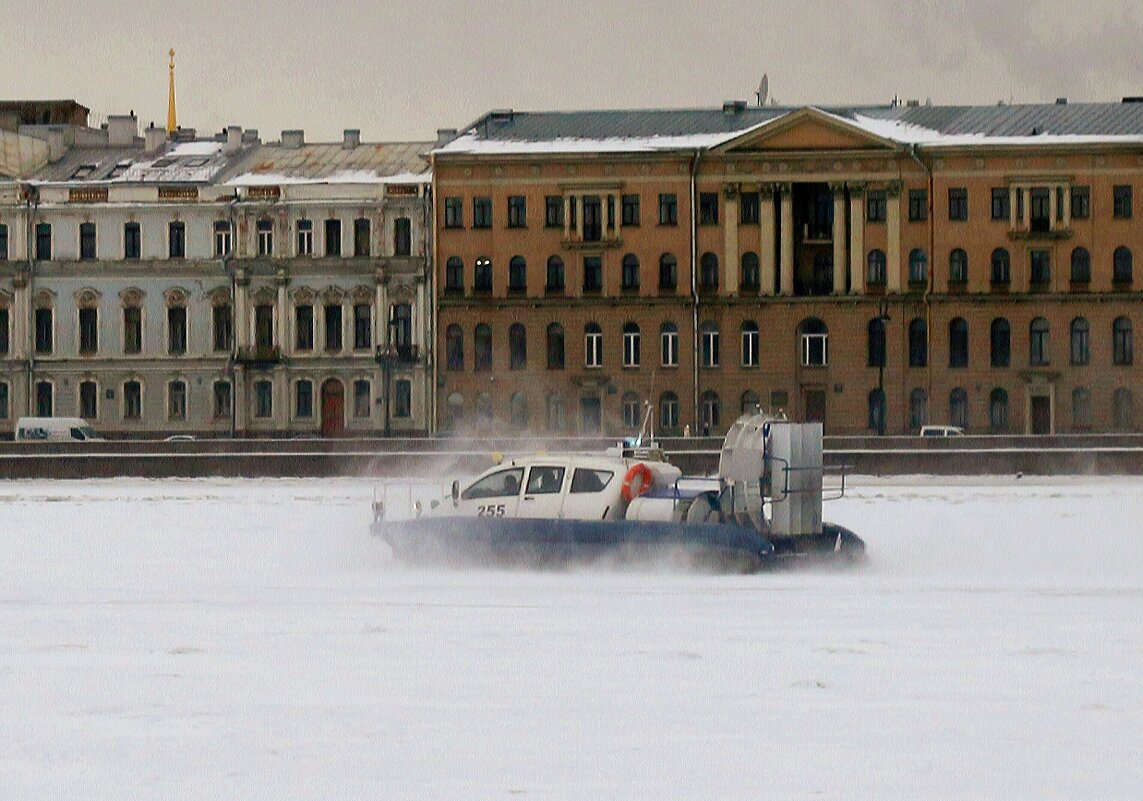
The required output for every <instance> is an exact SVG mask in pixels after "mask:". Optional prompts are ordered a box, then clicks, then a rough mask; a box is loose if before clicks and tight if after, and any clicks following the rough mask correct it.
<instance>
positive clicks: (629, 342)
mask: <svg viewBox="0 0 1143 801" xmlns="http://www.w3.org/2000/svg"><path fill="white" fill-rule="evenodd" d="M623 366H624V367H638V366H639V326H638V325H636V324H635V323H624V324H623Z"/></svg>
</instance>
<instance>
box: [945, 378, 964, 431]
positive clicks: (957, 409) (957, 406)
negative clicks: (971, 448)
mask: <svg viewBox="0 0 1143 801" xmlns="http://www.w3.org/2000/svg"><path fill="white" fill-rule="evenodd" d="M949 425H954V426H957V427H959V428H968V393H967V392H966V391H965V390H964V388H963V387H956V388H955V389H953V391H952V392H950V393H949Z"/></svg>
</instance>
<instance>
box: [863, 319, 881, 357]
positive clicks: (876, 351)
mask: <svg viewBox="0 0 1143 801" xmlns="http://www.w3.org/2000/svg"><path fill="white" fill-rule="evenodd" d="M866 352H867V356H868V363H869V366H870V367H884V366H885V318H884V317H874V318H873V319H872V320H870V321H869V325H868V326H867V327H866Z"/></svg>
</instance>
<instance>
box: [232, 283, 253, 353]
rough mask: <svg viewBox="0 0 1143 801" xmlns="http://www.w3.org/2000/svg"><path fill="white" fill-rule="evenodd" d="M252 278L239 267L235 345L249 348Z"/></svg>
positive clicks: (235, 313)
mask: <svg viewBox="0 0 1143 801" xmlns="http://www.w3.org/2000/svg"><path fill="white" fill-rule="evenodd" d="M249 290H250V279H249V278H247V277H246V271H245V270H242V269H239V270H237V271H236V274H235V276H234V346H235V347H236V348H247V347H249V346H250V330H249V328H250V326H249V325H248V324H247V321H248V318H249V314H247V306H248V305H249V298H248V296H249V294H250V293H249Z"/></svg>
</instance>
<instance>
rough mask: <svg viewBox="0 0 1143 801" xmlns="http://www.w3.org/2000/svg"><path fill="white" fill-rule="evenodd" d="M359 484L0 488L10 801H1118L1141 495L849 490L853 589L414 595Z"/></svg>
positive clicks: (946, 488)
mask: <svg viewBox="0 0 1143 801" xmlns="http://www.w3.org/2000/svg"><path fill="white" fill-rule="evenodd" d="M372 492H373V488H372V485H371V484H369V483H367V482H364V481H353V480H333V481H330V480H322V481H300V480H280V481H222V480H218V481H212V480H202V481H191V480H187V481H155V482H146V481H137V480H123V481H91V482H47V481H44V482H11V481H9V482H2V481H0V796H2V797H3V798H5V799H45V798H84V799H124V798H131V799H173V798H178V799H191V798H194V799H197V798H210V799H221V798H242V799H312V798H346V799H364V798H399V799H454V798H455V799H486V798H536V799H563V798H568V799H636V798H656V799H658V798H670V799H676V798H695V799H714V798H766V797H769V798H783V799H793V798H806V799H818V798H823V799H835V798H848V799H852V798H877V799H887V798H888V799H988V798H1003V799H1044V798H1066V799H1119V798H1121V799H1138V798H1140V797H1143V760H1141V759H1140V752H1141V750H1143V531H1141V530H1140V528H1141V524H1140V522H1139V521H1141V520H1143V484H1141V482H1139V481H1138V480H1137V479H1096V478H1077V479H1070V478H1055V479H1033V478H1024V479H1015V478H995V479H976V480H971V481H961V482H956V481H955V480H952V481H950V480H949V479H947V478H941V479H929V478H910V479H904V480H902V479H898V480H889V479H870V478H861V477H857V478H856V479H854V480H853V481H852V483H851V489H850V492H849V494H848V496H847V497H846V498H845V499H843V500H840V501H835V502H832V503H829V504H827V505H826V517H827V518H828V519H831V520H834V521H836V522H839V523H842V524H844V525H847V526H849V527H850V528H852V529H854V530H855V531H856V532H858V534H860V535H861V536H863V537H864V538H865V540H866V542H867V543H868V546H869V552H870V555H871V559H870V562H869V564H868V565H866V566H865V567H864V568H862V569H860V570H858V571H855V572H849V573H834V572H821V573H816V572H807V573H793V572H790V573H779V574H768V575H757V576H693V575H677V574H669V573H662V574H651V573H602V572H577V573H526V572H513V573H489V572H478V571H473V572H418V571H412V570H405V569H402V568H400V567H399V566H396V565H394V564H392V563H391V562H390V560H389V559H388V558H387V555H386V553H385V547H384V546H383V545H382V544H381V543H380V542H378V541H376V540H374V539H371V538H370V537H369V536H368V535H367V533H366V532H367V527H368V523H369V516H370V509H369V506H370V501H371V499H372Z"/></svg>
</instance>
